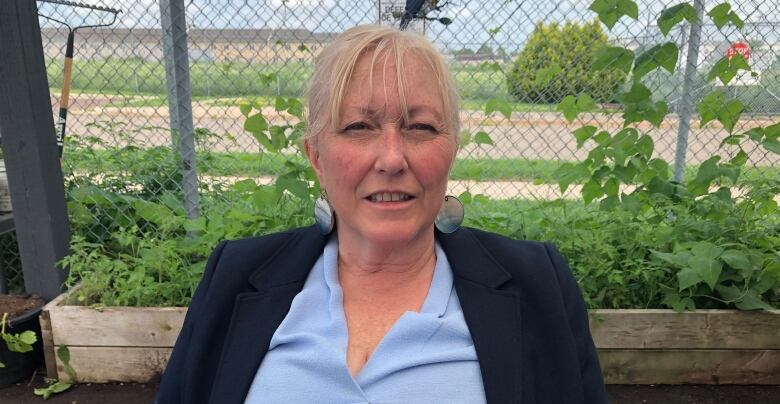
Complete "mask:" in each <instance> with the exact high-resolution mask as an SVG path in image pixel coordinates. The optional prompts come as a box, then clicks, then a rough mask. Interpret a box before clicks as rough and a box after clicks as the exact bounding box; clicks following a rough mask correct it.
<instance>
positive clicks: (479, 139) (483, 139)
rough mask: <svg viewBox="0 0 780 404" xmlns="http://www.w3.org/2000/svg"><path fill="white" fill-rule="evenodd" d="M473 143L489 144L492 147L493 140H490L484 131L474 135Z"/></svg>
mask: <svg viewBox="0 0 780 404" xmlns="http://www.w3.org/2000/svg"><path fill="white" fill-rule="evenodd" d="M474 143H475V144H489V145H491V146H492V145H493V139H491V138H490V135H488V133H487V132H485V131H482V130H481V131H479V132H477V133H476V134H475V135H474Z"/></svg>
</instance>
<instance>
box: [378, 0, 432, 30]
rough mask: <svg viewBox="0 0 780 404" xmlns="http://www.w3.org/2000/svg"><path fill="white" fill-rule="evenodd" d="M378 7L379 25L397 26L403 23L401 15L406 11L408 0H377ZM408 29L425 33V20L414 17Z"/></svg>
mask: <svg viewBox="0 0 780 404" xmlns="http://www.w3.org/2000/svg"><path fill="white" fill-rule="evenodd" d="M376 7H377V11H378V19H379V21H378V22H379V25H390V26H393V27H396V28H398V27H399V26H400V25H401V17H402V16H403V15H404V11H406V0H377V2H376ZM406 30H407V31H414V32H417V33H419V34H423V35H425V20H423V19H419V18H415V19H413V20H412V21H411V22H409V26H408V27H407V28H406Z"/></svg>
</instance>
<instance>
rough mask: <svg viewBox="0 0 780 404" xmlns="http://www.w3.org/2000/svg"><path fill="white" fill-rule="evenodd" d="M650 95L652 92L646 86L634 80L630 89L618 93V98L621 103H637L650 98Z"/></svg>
mask: <svg viewBox="0 0 780 404" xmlns="http://www.w3.org/2000/svg"><path fill="white" fill-rule="evenodd" d="M651 95H652V92H651V91H650V89H649V88H647V86H645V85H644V84H642V83H641V82H638V81H635V82H634V84H633V85H631V89H630V90H628V91H627V92H625V93H623V94H620V95H619V96H618V97H619V100H620V101H621V102H623V103H627V104H637V103H640V102H643V101H646V100H649V99H650V96H651Z"/></svg>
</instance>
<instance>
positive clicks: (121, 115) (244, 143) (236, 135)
mask: <svg viewBox="0 0 780 404" xmlns="http://www.w3.org/2000/svg"><path fill="white" fill-rule="evenodd" d="M74 100H75V101H74V104H73V106H72V107H71V109H70V111H69V113H68V127H69V129H68V133H70V134H71V136H83V135H92V136H97V137H99V138H101V139H103V140H110V139H112V134H110V133H106V132H105V131H101V130H100V129H98V128H96V127H94V126H89V124H91V123H93V122H105V121H111V122H121V123H124V124H125V126H124V127H125V133H124V135H126V139H127V141H129V142H130V143H133V144H135V145H138V146H142V147H151V146H160V145H168V144H170V131H169V130H168V129H167V128H168V108H167V106H166V105H162V106H159V107H129V106H122V105H124V104H126V103H127V102H126V99H122V98H121V97H120V98H118V97H117V96H101V95H94V94H80V95H78V96H74ZM53 102H55V100H54V98H53ZM225 102H226V101H222V103H223V104H224V103H225ZM55 104H56V102H55ZM263 113H264V115H265V116H266V117H267V118H269V119H270V120H271V121H273V122H276V123H281V122H284V120H285V117H284V116H280V115H279V114H277V113H276V112H275V111H274V110H273V108H266V109H265V110H264V111H263ZM193 120H194V125H195V127H196V128H206V129H208V130H210V131H212V132H214V133H216V134H217V138H216V139H213V144H211V145H210V146H209V149H212V150H215V151H250V152H251V151H257V150H258V149H259V146H258V143H257V141H256V140H255V139H254V138H253V137H252V136H251V134H249V133H247V132H246V131H245V130H244V129H243V121H244V119H243V117H242V116H241V113H240V111H239V109H238V107H237V106H225V105H220V104H219V103H218V102H216V101H213V100H210V101H199V102H195V103H194V104H193ZM779 120H780V118H777V117H774V118H767V117H743V119H742V121H741V122H740V128H741V129H747V128H750V127H755V126H757V125H762V126H766V125H770V124H772V123H775V122H778V121H779ZM462 121H463V129H464V130H468V131H469V132H470V133H477V132H478V131H485V132H486V133H488V134H489V135H490V136H491V138H492V140H493V142H494V146H489V145H473V144H472V145H468V146H465V147H463V148H462V149H461V150H460V151H459V153H458V155H459V157H471V158H478V157H491V158H499V157H506V158H527V159H547V160H565V161H572V160H582V159H584V158H585V157H586V156H587V152H588V149H587V147H586V148H585V149H583V150H576V141H575V139H574V137H573V136H572V135H571V133H570V132H571V131H572V130H573V129H575V128H577V127H579V126H581V125H597V126H598V127H600V128H602V129H607V130H612V131H614V130H617V129H619V128H620V125H621V123H622V121H621V119H620V116H619V115H610V114H601V113H593V114H583V116H582V117H581V119H579V120H578V121H577V122H575V123H574V124H571V125H570V124H568V123H567V122H566V121H565V120H564V119H563V118H562V116H561V115H560V114H558V113H554V112H515V113H513V115H512V119H511V120H510V119H505V118H504V117H503V116H499V115H497V114H493V115H492V116H490V117H487V116H485V115H484V113H482V112H481V111H463V112H462ZM677 126H678V122H677V118H676V117H674V116H669V117H668V118H667V119H666V120H665V121H664V123H663V124H662V125H661V127H660V128H658V129H655V128H651V127H649V126H648V125H643V126H642V127H641V128H642V129H643V130H647V133H648V134H650V136H651V137H652V138H653V139H654V141H655V143H656V151H657V154H658V155H659V156H660V157H662V158H663V159H665V160H667V161H670V162H671V161H673V160H674V154H675V144H676V138H677ZM710 126H711V127H707V128H699V127H698V125H697V123H696V122H693V123H692V129H691V131H690V133H689V136H688V144H689V147H688V152H687V156H686V160H687V162H688V163H700V162H702V161H704V160H706V159H708V158H710V157H711V156H712V155H714V154H718V153H721V154H724V155H725V156H728V155H729V153H728V152H724V151H723V150H720V149H719V145H720V141H721V140H722V139H723V138H724V137H725V136H726V132H725V131H724V130H723V129H722V128H720V127H718V126H717V125H714V124H711V125H710ZM749 154H750V163H752V164H755V165H777V164H780V155H777V154H773V153H769V152H766V151H762V150H758V151H756V152H753V153H749Z"/></svg>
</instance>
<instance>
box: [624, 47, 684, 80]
mask: <svg viewBox="0 0 780 404" xmlns="http://www.w3.org/2000/svg"><path fill="white" fill-rule="evenodd" d="M678 54H679V49H678V48H677V45H676V44H674V43H672V42H666V43H663V44H659V45H656V46H653V47H652V48H650V49H648V50H647V51H645V52H643V53H641V54H640V55H639V56H637V58H636V62H635V64H634V76H633V77H634V81H639V80H640V79H641V78H642V77H644V76H645V75H646V74H647V73H650V72H651V71H653V70H654V69H656V68H659V67H661V68H664V69H666V70H667V71H668V72H669V73H674V68H675V66H677V56H678Z"/></svg>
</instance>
